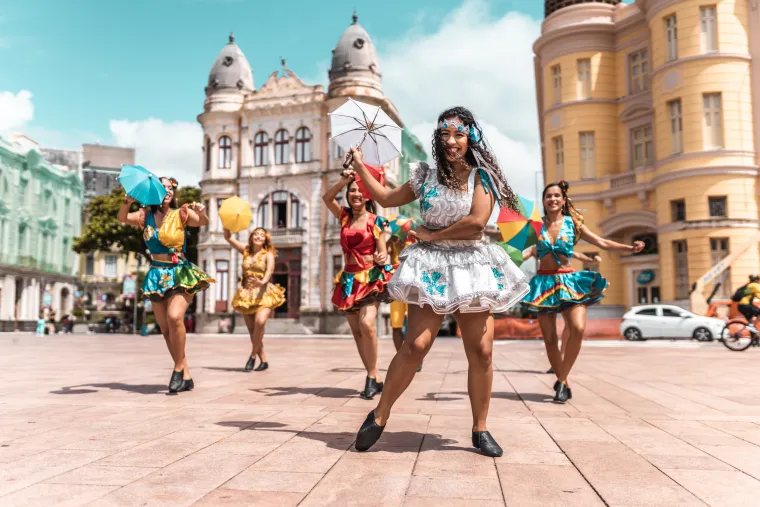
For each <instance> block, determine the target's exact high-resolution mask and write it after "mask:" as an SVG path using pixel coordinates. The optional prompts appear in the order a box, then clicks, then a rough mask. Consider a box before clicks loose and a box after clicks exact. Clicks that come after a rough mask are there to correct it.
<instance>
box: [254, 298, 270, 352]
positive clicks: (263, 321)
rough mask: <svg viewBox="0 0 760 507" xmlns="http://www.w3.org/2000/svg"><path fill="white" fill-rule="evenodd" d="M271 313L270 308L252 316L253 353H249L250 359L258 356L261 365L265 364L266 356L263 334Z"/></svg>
mask: <svg viewBox="0 0 760 507" xmlns="http://www.w3.org/2000/svg"><path fill="white" fill-rule="evenodd" d="M271 313H272V309H271V308H262V309H260V310H259V311H257V312H256V314H255V315H254V320H255V327H254V331H253V352H252V353H251V357H253V355H254V354H258V356H259V358H260V359H261V362H263V363H266V362H267V359H266V354H265V353H264V332H265V331H266V328H267V320H268V319H269V315H270V314H271Z"/></svg>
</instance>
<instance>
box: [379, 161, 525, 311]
mask: <svg viewBox="0 0 760 507" xmlns="http://www.w3.org/2000/svg"><path fill="white" fill-rule="evenodd" d="M477 172H478V171H477V170H475V169H474V170H473V171H472V172H471V173H470V178H469V181H468V184H467V190H466V191H461V190H455V189H452V188H448V187H446V186H445V185H442V184H440V183H438V177H437V171H436V170H435V168H431V167H429V166H428V165H427V164H424V163H421V164H413V165H412V166H411V174H410V178H409V182H410V184H411V186H412V189H413V191H414V195H415V196H417V198H418V199H419V201H420V214H421V217H422V221H423V224H424V225H425V227H427V228H428V229H431V230H435V229H442V228H444V227H448V226H450V225H452V224H454V223H456V222H458V221H459V220H461V219H462V218H464V217H466V216H468V215H469V214H470V209H471V208H472V196H473V191H474V188H475V174H476V173H477ZM399 260H400V264H399V267H398V268H397V269H396V272H395V273H394V275H393V278H392V279H391V281H390V282H389V283H388V292H389V294H390V296H391V299H393V300H395V301H403V302H404V303H407V304H413V305H420V306H422V305H430V306H431V307H432V308H433V311H435V313H438V314H450V313H454V312H457V311H459V312H462V313H475V312H485V311H487V312H492V313H500V312H504V311H506V310H507V309H509V308H510V307H512V306H514V305H515V304H517V303H519V302H520V300H521V299H522V298H523V296H525V294H527V293H528V290H529V285H528V282H527V281H526V279H525V276H524V275H523V273H522V271H520V270H519V269H518V268H517V266H515V264H514V262H512V260H511V259H510V258H509V256H508V255H507V253H506V252H505V251H504V250H503V249H502V248H501V247H500V246H499V245H495V244H487V243H485V242H484V241H483V240H447V241H438V242H427V241H418V242H416V243H414V244H412V245H409V246H408V247H406V248H405V249H404V250H403V251H402V252H401V255H400V256H399Z"/></svg>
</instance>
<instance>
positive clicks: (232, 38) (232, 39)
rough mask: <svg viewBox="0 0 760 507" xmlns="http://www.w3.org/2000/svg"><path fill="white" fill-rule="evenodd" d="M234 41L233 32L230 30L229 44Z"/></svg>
mask: <svg viewBox="0 0 760 507" xmlns="http://www.w3.org/2000/svg"><path fill="white" fill-rule="evenodd" d="M234 43H235V34H234V33H232V32H230V44H234Z"/></svg>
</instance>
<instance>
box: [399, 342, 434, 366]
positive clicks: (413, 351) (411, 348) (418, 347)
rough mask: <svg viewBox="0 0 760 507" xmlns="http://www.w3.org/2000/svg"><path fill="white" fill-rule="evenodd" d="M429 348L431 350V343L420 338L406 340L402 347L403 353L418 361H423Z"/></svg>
mask: <svg viewBox="0 0 760 507" xmlns="http://www.w3.org/2000/svg"><path fill="white" fill-rule="evenodd" d="M428 350H430V343H429V342H428V341H426V340H423V339H420V338H418V339H416V340H406V341H405V342H404V344H403V345H402V347H401V351H402V353H404V354H405V355H406V356H407V357H409V358H410V359H414V360H417V361H422V360H423V359H424V358H425V355H426V354H427V352H428Z"/></svg>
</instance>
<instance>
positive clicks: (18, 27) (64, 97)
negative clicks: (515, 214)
mask: <svg viewBox="0 0 760 507" xmlns="http://www.w3.org/2000/svg"><path fill="white" fill-rule="evenodd" d="M5 4H6V5H4V6H3V9H2V10H1V11H0V69H2V70H1V71H0V132H3V131H5V132H6V133H7V132H9V131H22V132H27V133H29V134H30V135H32V136H33V137H35V138H36V139H37V140H38V141H40V142H41V143H43V144H46V145H49V146H56V147H75V146H77V145H79V144H81V143H85V142H93V141H99V142H102V143H116V144H121V145H133V146H136V147H137V150H138V153H137V156H138V160H139V161H140V162H142V163H144V164H145V165H147V166H148V167H150V168H153V169H156V170H164V171H166V170H168V171H169V172H170V173H171V172H180V171H185V170H186V169H188V168H189V170H190V171H191V172H195V171H197V172H198V174H200V163H201V156H200V138H199V137H198V133H199V131H200V129H199V127H198V125H197V122H196V121H195V117H196V115H197V114H198V113H200V112H201V111H202V107H203V99H204V94H203V88H204V86H205V84H206V80H207V77H208V71H209V69H210V67H211V64H212V63H213V61H214V58H215V57H216V55H217V53H218V52H219V50H220V49H221V48H222V47H223V46H224V44H225V43H226V42H227V36H228V34H229V32H230V31H234V32H235V35H236V41H237V43H238V44H239V45H240V47H241V48H242V50H243V51H244V52H245V54H246V57H247V58H248V60H249V62H250V63H251V65H252V67H253V70H254V79H255V82H256V86H257V87H258V86H260V85H261V84H262V83H263V82H264V80H265V79H266V77H267V76H268V75H269V74H270V73H271V72H273V71H274V70H276V69H278V68H279V62H280V60H279V59H280V56H284V57H285V58H286V59H287V65H288V67H289V68H290V69H291V70H293V71H294V72H295V73H296V74H298V75H299V76H300V77H301V78H302V79H304V80H305V81H307V83H320V82H325V81H326V68H327V66H328V65H329V60H330V51H331V49H332V48H333V47H334V46H335V44H336V42H337V40H338V38H339V37H340V35H341V33H342V32H343V30H345V28H346V27H347V26H348V25H349V24H350V22H351V14H352V12H353V9H354V7H356V9H357V11H358V14H359V22H360V23H361V24H362V25H363V26H364V27H365V28H366V29H367V31H368V32H369V34H370V36H371V38H372V39H373V42H374V44H375V46H376V47H377V50H378V54H379V57H380V70H381V72H383V86H384V90H385V92H386V94H387V95H388V96H389V97H390V98H391V100H392V101H393V102H394V103H395V104H396V106H397V107H398V108H399V110H400V112H401V115H402V117H403V118H404V120H405V122H406V124H407V127H408V128H410V129H411V130H412V131H414V132H415V133H416V134H418V135H419V136H421V137H423V138H424V139H427V138H429V132H430V130H431V129H432V123H433V122H434V120H435V116H436V115H437V113H438V112H439V111H440V110H442V109H443V108H445V107H448V106H450V105H453V103H461V104H463V105H468V106H470V107H471V108H472V109H473V111H474V112H475V113H476V114H478V115H479V117H480V119H481V121H482V122H483V123H484V125H486V126H487V129H486V135H487V137H489V138H490V141H491V144H492V145H493V146H494V149H495V151H496V152H497V155H498V156H499V157H500V159H501V160H503V161H505V165H507V163H509V164H510V165H516V164H517V165H519V167H516V169H520V170H521V171H523V172H525V171H524V169H525V167H524V166H530V167H529V170H528V172H529V173H530V175H531V176H530V177H525V178H524V181H522V182H516V183H515V185H516V186H517V187H518V189H519V190H523V191H526V192H527V191H528V189H531V190H532V189H533V186H534V178H533V177H532V175H533V174H534V173H535V171H538V170H540V151H539V149H538V130H537V120H536V111H535V89H534V83H533V71H532V58H533V55H532V51H531V46H532V43H533V41H534V40H535V38H536V37H537V36H538V34H539V28H540V20H541V18H542V17H543V2H541V1H539V0H491V1H487V0H415V1H414V2H409V1H408V0H405V1H402V0H386V1H383V2H377V1H372V2H368V1H358V0H350V1H345V0H330V1H329V2H315V1H305V0H298V1H297V2H264V1H260V0H150V1H149V0H132V1H115V0H114V1H111V0H25V1H16V2H5ZM293 5H296V6H297V7H296V8H294V7H293ZM30 94H31V96H30ZM158 141H163V143H159V142H158ZM167 145H168V146H169V147H168V148H167ZM155 166H160V167H155Z"/></svg>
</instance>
